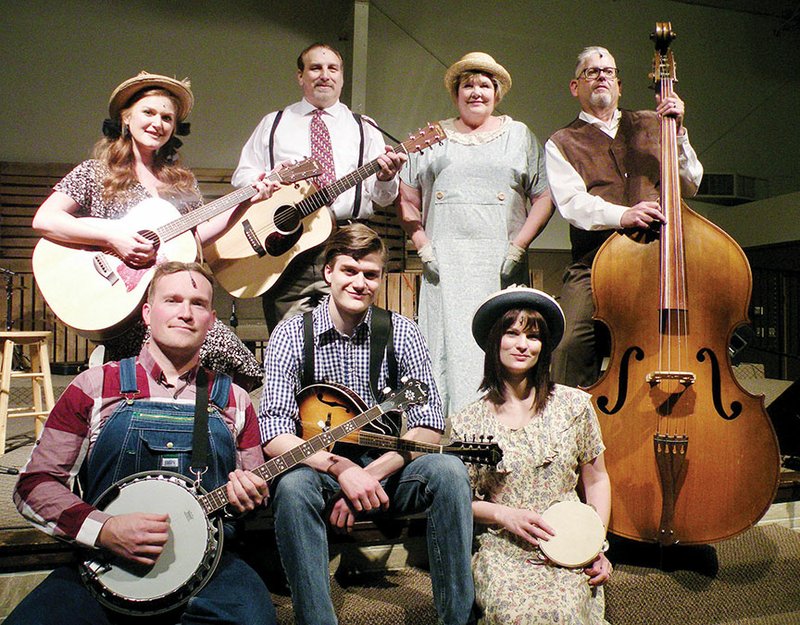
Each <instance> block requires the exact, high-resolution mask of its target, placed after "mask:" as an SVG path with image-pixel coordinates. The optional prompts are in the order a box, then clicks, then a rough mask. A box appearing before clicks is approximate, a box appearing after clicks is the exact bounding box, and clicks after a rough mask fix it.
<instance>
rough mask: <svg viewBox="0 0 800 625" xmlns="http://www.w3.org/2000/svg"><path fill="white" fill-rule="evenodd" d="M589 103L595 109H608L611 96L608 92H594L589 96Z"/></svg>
mask: <svg viewBox="0 0 800 625" xmlns="http://www.w3.org/2000/svg"><path fill="white" fill-rule="evenodd" d="M589 102H591V104H592V106H593V107H595V108H608V107H609V106H611V94H610V93H609V92H608V91H605V92H603V93H597V92H596V91H595V92H593V93H592V95H590V96H589Z"/></svg>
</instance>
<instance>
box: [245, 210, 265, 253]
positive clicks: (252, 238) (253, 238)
mask: <svg viewBox="0 0 800 625" xmlns="http://www.w3.org/2000/svg"><path fill="white" fill-rule="evenodd" d="M242 228H244V236H245V238H246V239H247V242H248V243H249V244H250V247H252V248H253V251H254V252H255V253H256V254H258V256H259V258H261V257H264V256H266V255H267V250H265V249H264V246H263V245H261V242H260V241H259V240H258V235H257V234H256V231H255V230H254V229H253V226H252V225H251V224H250V220H249V219H245V220H244V221H243V222H242Z"/></svg>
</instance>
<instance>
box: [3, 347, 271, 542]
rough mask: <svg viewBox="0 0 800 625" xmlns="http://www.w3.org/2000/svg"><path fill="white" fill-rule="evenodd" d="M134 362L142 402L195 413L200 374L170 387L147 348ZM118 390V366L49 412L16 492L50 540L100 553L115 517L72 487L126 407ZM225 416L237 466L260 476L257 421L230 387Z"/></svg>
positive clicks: (74, 388)
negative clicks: (100, 539) (104, 531)
mask: <svg viewBox="0 0 800 625" xmlns="http://www.w3.org/2000/svg"><path fill="white" fill-rule="evenodd" d="M136 360H137V362H136V368H137V371H136V379H137V382H138V386H139V390H140V391H141V392H142V394H143V396H144V397H149V398H151V399H154V400H160V401H164V400H166V401H172V402H175V403H183V404H187V405H191V406H194V403H195V396H196V386H195V378H196V375H197V368H195V369H192V370H191V371H188V372H187V373H186V374H184V375H183V376H181V378H180V383H179V384H178V385H177V386H172V385H170V384H168V383H167V382H166V379H165V377H164V373H163V371H162V370H161V367H159V365H158V364H157V363H156V361H155V360H154V359H153V357H152V356H151V355H150V352H149V351H148V350H147V346H146V345H145V347H144V348H143V349H142V352H141V353H140V354H139V356H138V358H137V359H136ZM213 381H214V373H213V371H209V389H210V388H211V386H212V384H213ZM119 389H120V383H119V363H117V362H110V363H107V364H105V365H103V366H102V367H92V368H90V369H87V370H86V371H84V372H83V373H81V374H80V375H78V376H77V377H76V378H75V379H74V380H73V381H72V383H71V384H70V385H69V386H68V387H67V389H66V390H65V391H64V393H63V394H62V395H61V397H60V398H59V399H58V401H57V402H56V405H55V406H54V407H53V410H52V411H51V412H50V416H48V418H47V422H46V423H45V425H44V431H43V432H42V437H41V438H40V439H39V442H38V444H37V445H36V446H35V447H34V449H33V453H32V454H31V458H30V460H29V461H28V463H27V464H26V465H25V467H24V468H23V469H22V472H21V473H20V476H19V480H18V481H17V485H16V488H15V489H14V503H15V504H16V506H17V509H18V510H19V511H20V513H21V514H22V515H23V516H24V517H26V518H27V519H28V520H29V521H30V522H31V523H32V524H33V525H35V526H36V527H38V528H39V529H40V530H42V531H43V532H45V533H46V534H49V535H51V536H55V537H57V538H61V539H64V540H67V541H75V542H77V543H78V544H81V545H83V546H86V547H94V545H95V541H96V539H97V536H98V534H99V533H100V529H101V528H102V526H103V523H105V521H106V520H107V519H108V518H109V517H110V516H111V515H109V514H108V513H106V512H102V511H100V510H98V509H97V508H95V507H94V506H92V505H91V504H89V503H87V502H85V501H83V500H82V499H80V498H79V497H78V496H77V495H75V494H74V493H73V492H72V490H71V486H72V482H73V480H74V478H75V476H76V475H77V474H78V471H79V470H80V468H81V465H82V464H83V463H84V461H85V460H86V459H87V458H88V457H89V456H90V455H91V453H92V449H93V447H94V443H95V441H96V440H97V437H98V435H99V434H100V431H101V430H102V429H103V426H104V425H105V424H106V421H107V420H108V418H109V417H110V416H111V415H112V414H113V413H114V411H115V410H116V409H117V407H118V406H119V404H120V401H122V400H123V397H122V394H121V393H120V390H119ZM221 416H222V419H223V421H224V422H225V424H226V425H227V426H228V428H229V429H230V431H231V434H232V435H233V436H234V438H235V439H236V447H237V454H236V455H237V458H236V464H237V466H238V467H240V468H242V469H254V468H255V467H257V466H259V465H260V464H262V463H263V462H264V455H263V452H262V450H261V444H260V441H259V437H258V426H257V423H256V414H255V410H254V409H253V405H252V404H251V403H250V397H249V396H248V395H247V393H246V392H245V391H244V389H242V388H240V387H238V386H236V385H235V384H232V385H231V390H230V392H229V394H228V405H227V406H226V407H225V408H224V410H222V412H221Z"/></svg>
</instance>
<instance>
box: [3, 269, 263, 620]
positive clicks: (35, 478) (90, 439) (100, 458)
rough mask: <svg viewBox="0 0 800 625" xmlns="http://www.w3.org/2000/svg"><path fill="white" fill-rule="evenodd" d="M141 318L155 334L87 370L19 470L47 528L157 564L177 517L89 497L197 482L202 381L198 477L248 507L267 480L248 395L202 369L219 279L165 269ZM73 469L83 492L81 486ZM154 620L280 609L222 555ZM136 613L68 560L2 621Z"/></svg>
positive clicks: (22, 492) (246, 570) (24, 505)
mask: <svg viewBox="0 0 800 625" xmlns="http://www.w3.org/2000/svg"><path fill="white" fill-rule="evenodd" d="M87 305H102V302H87ZM142 316H143V318H144V321H145V323H146V324H147V325H148V326H149V328H150V331H151V338H150V340H149V341H148V342H147V343H146V344H145V346H144V347H143V349H142V351H141V353H140V354H139V356H137V357H136V358H130V359H126V360H123V361H120V362H111V363H106V364H105V365H103V366H101V367H93V368H90V369H88V370H87V371H84V372H83V373H81V374H80V375H78V376H77V377H76V378H75V380H74V381H73V382H72V383H71V384H70V385H69V387H67V389H66V390H65V391H64V393H63V395H62V396H61V397H60V398H59V400H58V402H57V403H56V405H55V407H54V408H53V410H52V412H51V413H50V416H49V417H48V419H47V423H46V424H45V427H44V431H43V433H42V437H41V439H40V440H39V442H38V444H37V445H36V446H35V448H34V451H33V453H32V455H31V459H30V460H29V462H28V464H27V465H26V466H25V467H24V468H23V470H22V473H21V475H20V478H19V481H18V483H17V485H16V488H15V491H14V502H15V504H16V505H17V508H18V509H19V511H20V512H21V513H22V514H23V515H24V516H25V517H26V518H27V519H28V520H29V521H30V522H31V523H33V524H34V525H35V526H36V527H38V528H39V529H41V530H42V531H43V532H45V533H46V534H49V535H51V536H55V537H57V538H60V539H63V540H66V541H69V542H72V543H75V544H76V545H79V546H81V547H84V548H87V549H89V550H105V551H108V552H111V553H112V554H114V555H116V556H118V557H120V558H124V559H126V560H128V561H130V562H133V563H136V564H139V565H142V566H144V567H149V566H152V565H153V564H154V563H155V562H156V560H157V559H158V557H159V555H160V554H161V553H162V551H163V549H164V547H165V544H166V543H167V541H168V540H169V536H170V523H171V520H170V518H169V516H168V515H167V514H155V513H130V514H119V515H117V516H113V515H111V514H108V513H106V512H104V511H102V510H101V509H98V508H97V507H95V506H94V505H92V502H94V501H95V500H96V499H97V498H98V497H99V496H100V495H101V494H102V493H103V492H104V491H105V490H106V489H107V488H108V487H110V486H111V485H112V484H115V483H116V482H118V481H120V480H123V479H125V478H126V477H128V476H130V475H132V474H134V473H138V472H140V471H155V472H159V471H169V472H173V473H181V474H183V475H185V476H186V477H189V478H191V479H192V480H195V479H197V475H196V473H199V472H198V471H196V469H195V468H194V465H195V464H196V463H197V460H198V458H197V457H195V458H192V448H193V444H194V443H193V441H194V440H201V439H200V438H198V439H194V438H193V436H194V435H195V434H196V433H195V432H194V423H195V421H196V420H199V421H202V420H204V419H205V417H196V412H195V410H196V407H195V404H196V403H199V404H200V405H201V406H202V405H204V404H205V403H206V402H204V401H198V402H196V397H197V395H198V392H197V391H198V388H200V389H201V391H202V390H203V389H204V388H205V389H206V390H207V397H208V401H207V408H206V409H205V412H207V413H208V416H207V421H208V425H207V428H202V427H201V428H198V432H199V435H200V437H202V435H203V432H204V431H207V442H208V445H207V447H208V453H207V454H205V455H203V457H204V458H205V460H206V461H207V462H206V464H207V468H206V469H205V471H204V472H202V475H200V485H201V486H202V487H203V488H204V489H205V490H207V491H210V490H212V489H214V488H217V487H219V486H222V485H225V484H226V482H227V484H226V486H225V490H226V493H227V497H228V500H229V504H230V505H229V508H231V509H232V511H235V512H238V513H244V512H247V511H250V510H253V509H254V508H256V507H258V506H260V505H261V504H262V502H263V501H264V499H265V497H266V495H267V484H266V482H265V481H264V480H263V479H261V478H260V477H258V476H257V475H255V474H254V473H251V472H250V471H249V470H248V469H253V468H255V467H257V466H258V465H260V464H262V463H263V461H264V457H263V453H262V451H261V446H260V438H259V433H258V424H257V420H256V414H255V411H254V409H253V406H252V404H251V402H250V398H249V396H248V395H247V393H246V392H245V391H244V390H243V389H241V388H239V387H238V386H236V385H234V384H232V383H231V380H230V378H229V377H228V376H226V375H224V374H219V373H214V372H212V371H207V370H204V369H201V368H200V366H199V356H200V346H201V344H202V343H203V339H204V338H205V335H206V332H207V331H208V329H209V328H210V327H211V324H212V323H213V322H214V320H215V318H216V314H215V312H214V310H213V309H212V285H211V277H210V275H209V274H208V273H207V271H206V270H205V269H204V268H203V267H202V266H201V265H199V264H197V263H178V262H168V263H164V264H163V265H160V266H158V267H157V268H156V271H155V274H154V276H153V280H152V283H151V285H150V290H149V293H148V298H147V302H146V303H145V304H144V307H143V310H142ZM198 379H199V382H198ZM203 395H205V393H204V392H201V393H200V396H201V397H202V396H203ZM201 412H202V411H201ZM197 414H198V415H200V414H201V413H200V412H198V413H197ZM197 447H202V445H201V444H200V443H198V444H197ZM76 475H77V476H78V481H79V484H80V487H81V492H82V496H81V497H79V496H78V495H76V494H75V493H74V492H73V488H72V483H73V477H74V476H76ZM225 533H226V534H227V533H228V528H227V527H226V532H225ZM176 557H177V556H176ZM146 618H147V619H148V621H147V622H148V625H149V624H150V623H160V622H165V623H167V622H168V623H175V622H176V621H178V620H180V622H181V623H200V622H202V623H222V622H225V623H230V622H236V623H268V624H274V623H275V610H274V608H273V605H272V601H271V599H270V596H269V593H268V591H267V589H266V587H265V586H264V584H263V583H262V581H261V579H260V578H259V577H258V575H257V574H256V572H255V571H253V569H251V568H250V567H249V566H248V565H247V564H245V563H244V562H243V561H242V560H241V559H239V557H238V556H237V555H235V554H234V553H231V552H228V551H225V552H224V553H223V554H222V558H221V560H220V561H219V564H218V566H217V568H216V570H215V572H214V573H213V574H212V576H211V579H210V581H209V582H208V583H207V585H205V586H204V587H203V588H202V589H201V590H200V591H199V593H197V594H196V595H195V596H193V597H192V598H191V599H190V600H189V602H188V603H187V604H186V605H184V606H181V607H179V608H176V610H173V611H172V612H169V613H167V614H165V615H160V616H157V617H152V616H151V617H146ZM130 619H131V617H130V616H125V617H124V619H123V617H121V616H120V615H119V614H116V613H115V612H114V611H111V610H108V609H107V608H105V607H103V606H102V605H101V604H100V603H99V602H98V601H97V599H95V597H94V596H93V595H92V593H91V592H90V591H89V590H88V589H87V588H86V587H85V586H84V585H83V583H82V582H81V577H80V574H79V571H78V568H77V567H76V566H74V565H67V566H62V567H60V568H57V569H56V570H55V571H54V572H53V573H52V574H51V575H50V576H49V577H48V578H47V579H46V580H45V581H44V582H43V583H42V584H41V585H40V586H38V587H37V588H36V589H35V590H34V591H33V592H32V593H31V594H30V595H28V597H27V598H26V599H25V600H23V602H22V603H20V604H19V606H18V607H17V609H16V610H15V611H14V612H12V614H11V615H10V616H9V617H8V618H7V619H6V621H5V622H6V623H7V624H11V625H15V624H22V623H24V624H25V625H31V624H33V623H37V624H39V623H42V624H43V623H52V624H53V625H56V624H58V625H63V624H65V623H87V624H88V623H91V624H93V625H96V624H99V623H112V622H119V621H120V620H124V621H125V622H129V621H130ZM133 620H134V621H135V620H137V619H136V617H135V616H134V617H133Z"/></svg>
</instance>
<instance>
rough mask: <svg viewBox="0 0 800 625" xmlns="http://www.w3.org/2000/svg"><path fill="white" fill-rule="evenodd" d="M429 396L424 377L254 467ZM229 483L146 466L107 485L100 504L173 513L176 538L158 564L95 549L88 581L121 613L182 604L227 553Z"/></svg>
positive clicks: (278, 467)
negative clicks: (205, 485)
mask: <svg viewBox="0 0 800 625" xmlns="http://www.w3.org/2000/svg"><path fill="white" fill-rule="evenodd" d="M427 399H428V387H427V385H426V384H424V383H423V382H419V381H418V380H408V381H404V383H403V386H402V388H400V389H399V390H397V391H396V392H394V393H392V394H391V395H390V396H389V397H388V398H387V399H386V400H385V401H384V402H382V403H381V404H378V405H376V406H373V407H372V408H370V409H369V410H366V411H365V412H362V413H361V414H359V415H358V416H355V417H353V418H352V419H350V420H349V421H346V422H345V423H342V424H341V425H339V426H337V427H334V428H331V429H330V430H327V431H325V432H322V433H320V434H318V435H317V436H314V437H313V438H310V439H309V440H307V441H305V442H304V443H302V444H300V445H298V446H297V447H295V448H293V449H290V450H289V451H287V452H286V453H284V454H281V455H280V456H276V457H275V458H272V459H271V460H269V461H267V462H265V463H264V464H262V465H261V466H259V467H258V468H256V469H253V473H255V474H256V475H258V476H259V477H262V478H264V479H265V480H267V481H269V480H271V479H273V478H275V477H276V476H278V475H280V474H281V473H283V472H285V471H288V470H289V469H291V468H292V467H294V466H295V465H296V464H298V463H300V462H301V461H303V460H305V459H306V458H308V457H309V456H311V455H312V454H314V453H316V452H318V451H320V450H322V449H325V448H327V447H330V446H331V445H332V444H333V443H335V442H336V441H337V440H338V439H340V438H344V437H345V436H347V435H349V434H350V433H351V432H353V431H355V430H357V429H359V428H361V427H363V426H364V425H366V424H367V423H369V422H370V421H372V420H374V419H377V418H378V417H380V416H381V415H382V414H384V413H385V412H388V411H391V410H405V409H406V408H408V407H409V406H413V405H415V404H421V403H424V402H425V401H427ZM227 503H228V497H227V494H226V492H225V485H223V486H220V487H219V488H216V489H214V490H212V491H211V492H206V491H205V490H203V489H202V488H201V487H200V486H199V485H198V484H196V483H195V482H194V480H191V479H189V478H187V477H185V476H183V475H181V474H178V473H171V472H161V471H160V472H157V473H156V472H143V473H136V474H134V475H131V476H129V477H127V478H125V479H124V480H120V481H119V482H117V483H116V484H114V485H112V486H111V487H110V488H108V489H107V490H106V491H105V492H104V493H103V494H102V495H100V497H99V498H98V499H97V501H96V502H95V506H96V507H97V508H98V509H100V510H103V511H105V512H108V513H110V514H113V515H118V514H127V513H131V512H153V513H160V514H164V513H166V514H168V515H169V518H170V529H169V538H168V539H167V543H166V544H165V545H164V550H163V551H162V553H161V555H160V556H159V557H158V559H157V560H156V562H155V564H154V565H153V566H142V565H140V564H136V563H133V562H130V561H128V560H125V559H123V558H118V557H116V556H113V555H111V554H108V552H105V551H103V552H100V553H93V554H92V557H90V558H88V559H86V560H84V561H83V562H82V563H81V565H80V572H81V577H82V578H83V581H84V583H85V584H86V586H87V587H88V588H89V590H90V591H91V592H92V594H93V595H94V596H95V598H96V599H97V600H98V601H99V602H100V603H101V604H102V605H103V606H105V607H107V608H109V609H111V610H113V611H115V612H119V613H122V614H130V615H153V614H161V613H163V612H168V611H170V610H174V609H176V608H179V607H180V606H182V605H183V604H185V603H186V602H187V601H189V599H190V598H191V597H193V596H194V595H196V594H197V593H198V592H200V590H201V589H202V588H203V587H204V586H205V585H206V584H207V583H208V581H209V580H210V579H211V576H212V575H213V573H214V570H215V569H216V567H217V564H218V563H219V560H220V558H221V557H222V542H223V531H222V522H223V519H222V516H223V515H222V514H221V513H222V512H223V509H224V508H225V506H226V505H227Z"/></svg>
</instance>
